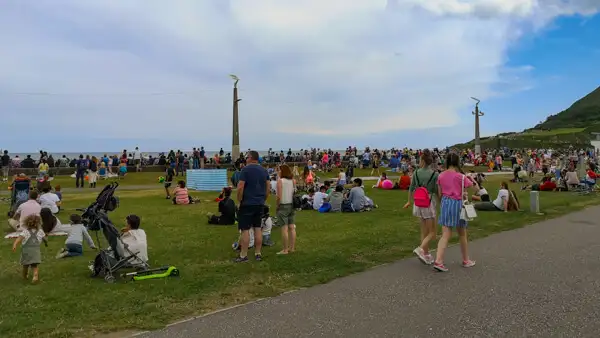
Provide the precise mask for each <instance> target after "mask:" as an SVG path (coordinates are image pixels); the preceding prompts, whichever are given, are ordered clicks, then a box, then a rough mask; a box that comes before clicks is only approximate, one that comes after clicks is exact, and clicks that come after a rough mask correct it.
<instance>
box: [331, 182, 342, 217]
mask: <svg viewBox="0 0 600 338" xmlns="http://www.w3.org/2000/svg"><path fill="white" fill-rule="evenodd" d="M343 192H344V187H343V186H341V185H337V186H336V187H335V191H334V192H332V193H331V194H330V195H329V198H328V199H329V204H330V205H331V208H330V209H329V212H341V211H342V202H343V201H344V193H343Z"/></svg>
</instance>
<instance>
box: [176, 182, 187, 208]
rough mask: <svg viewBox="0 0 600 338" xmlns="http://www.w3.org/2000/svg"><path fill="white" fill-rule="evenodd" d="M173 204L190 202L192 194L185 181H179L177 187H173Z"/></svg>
mask: <svg viewBox="0 0 600 338" xmlns="http://www.w3.org/2000/svg"><path fill="white" fill-rule="evenodd" d="M173 196H174V197H173V204H190V196H189V195H188V190H187V188H186V187H185V182H184V181H179V182H177V188H175V189H173Z"/></svg>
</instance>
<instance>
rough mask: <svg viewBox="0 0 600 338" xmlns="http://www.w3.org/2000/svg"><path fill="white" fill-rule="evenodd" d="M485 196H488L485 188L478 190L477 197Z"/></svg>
mask: <svg viewBox="0 0 600 338" xmlns="http://www.w3.org/2000/svg"><path fill="white" fill-rule="evenodd" d="M487 194H488V192H487V190H485V188H481V189H479V192H478V193H477V195H479V196H483V195H487Z"/></svg>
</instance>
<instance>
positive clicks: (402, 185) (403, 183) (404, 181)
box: [396, 169, 412, 190]
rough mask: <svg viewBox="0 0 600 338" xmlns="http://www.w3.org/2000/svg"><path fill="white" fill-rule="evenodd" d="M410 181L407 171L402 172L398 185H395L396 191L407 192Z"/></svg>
mask: <svg viewBox="0 0 600 338" xmlns="http://www.w3.org/2000/svg"><path fill="white" fill-rule="evenodd" d="M411 180H412V178H411V177H410V176H409V175H408V170H406V169H405V170H402V175H401V176H400V178H399V179H398V183H396V189H400V190H408V188H410V182H411Z"/></svg>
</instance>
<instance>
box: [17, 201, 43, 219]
mask: <svg viewBox="0 0 600 338" xmlns="http://www.w3.org/2000/svg"><path fill="white" fill-rule="evenodd" d="M41 210H42V206H41V205H40V204H39V203H38V202H37V201H34V200H28V201H27V202H24V203H22V204H21V205H19V207H18V208H17V213H18V214H21V216H20V217H19V225H21V224H23V221H25V218H27V216H30V215H38V216H39V215H40V211H41Z"/></svg>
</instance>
